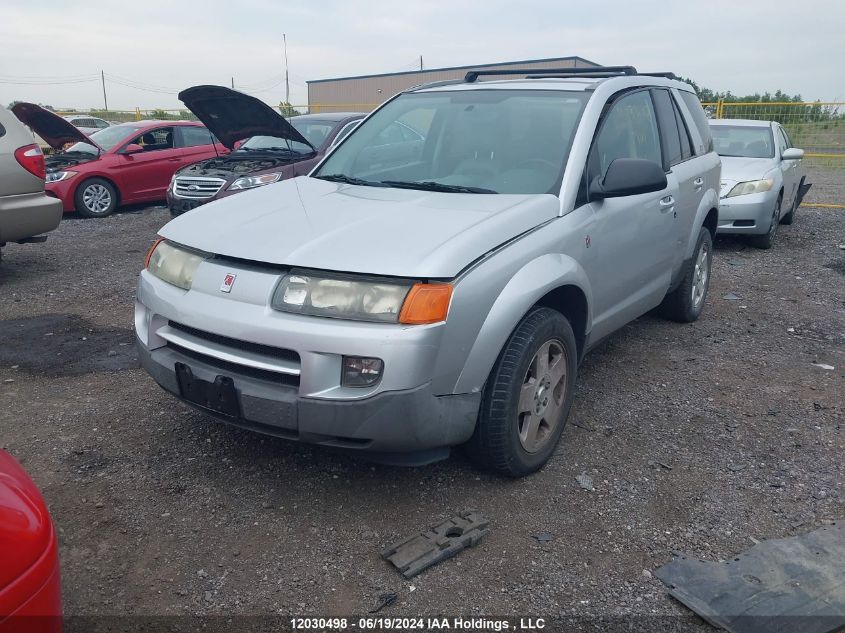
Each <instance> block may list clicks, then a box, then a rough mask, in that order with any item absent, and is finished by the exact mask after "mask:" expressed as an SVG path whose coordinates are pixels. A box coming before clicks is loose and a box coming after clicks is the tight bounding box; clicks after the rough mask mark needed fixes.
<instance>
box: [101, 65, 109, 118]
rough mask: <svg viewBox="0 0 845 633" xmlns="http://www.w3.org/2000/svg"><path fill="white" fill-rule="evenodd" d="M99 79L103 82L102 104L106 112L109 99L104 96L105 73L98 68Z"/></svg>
mask: <svg viewBox="0 0 845 633" xmlns="http://www.w3.org/2000/svg"><path fill="white" fill-rule="evenodd" d="M100 81H102V82H103V105H104V106H105V110H106V112H108V111H109V100H108V99H107V98H106V75H105V73H104V72H103V71H102V69H101V70H100Z"/></svg>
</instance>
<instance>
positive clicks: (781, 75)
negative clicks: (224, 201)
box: [0, 0, 845, 109]
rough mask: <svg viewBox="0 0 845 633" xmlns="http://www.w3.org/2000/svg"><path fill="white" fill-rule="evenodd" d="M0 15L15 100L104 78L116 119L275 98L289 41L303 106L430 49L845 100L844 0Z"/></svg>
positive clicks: (469, 59)
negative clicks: (211, 89)
mask: <svg viewBox="0 0 845 633" xmlns="http://www.w3.org/2000/svg"><path fill="white" fill-rule="evenodd" d="M0 16H2V18H0V42H2V43H3V53H2V55H0V103H2V104H4V105H5V104H8V103H9V102H10V101H13V100H22V101H34V102H40V103H44V104H49V105H52V106H54V107H56V108H63V107H76V108H88V107H101V106H102V103H103V94H102V87H101V85H100V83H99V73H100V70H101V69H102V70H104V71H105V73H106V76H107V82H106V89H107V92H108V102H109V106H110V107H111V108H112V109H130V108H134V107H136V106H139V107H141V108H152V107H162V108H168V107H169V108H174V107H179V106H180V103H179V101H178V99H177V98H176V95H175V93H176V92H178V91H179V90H180V89H182V88H186V87H188V86H191V85H196V84H203V83H213V84H223V85H229V83H230V81H231V78H232V77H234V80H235V86H236V87H238V88H240V89H243V90H244V91H245V92H249V93H251V94H255V95H256V96H258V97H261V98H262V99H264V100H266V101H267V102H268V103H271V104H278V103H279V101H281V100H283V98H284V82H283V81H282V80H283V74H284V60H283V52H282V33H286V34H287V39H288V58H289V62H290V81H291V101H292V102H293V103H294V104H295V105H297V104H305V103H307V91H306V85H305V82H306V81H307V80H309V79H323V78H328V77H341V76H348V75H359V74H369V73H381V72H393V71H399V70H407V69H411V68H415V67H418V65H419V56H420V55H422V56H423V62H424V64H425V67H427V68H437V67H442V66H460V65H467V64H481V63H490V62H502V61H511V60H523V59H535V58H543V57H563V56H568V55H579V56H581V57H584V58H586V59H589V60H591V61H594V62H598V63H601V64H605V65H610V64H632V65H634V66H637V67H638V68H639V69H640V70H646V71H647V70H653V71H654V70H671V71H674V72H675V73H678V74H680V75H683V76H686V77H690V78H692V79H694V80H695V81H697V82H698V83H699V84H701V85H704V86H707V87H710V88H713V89H716V90H731V91H732V92H734V93H736V94H745V93H750V92H757V91H760V92H762V91H766V90H769V91H774V90H776V89H781V90H784V91H786V92H788V93H800V94H801V95H802V96H803V97H804V98H805V99H807V100H813V99H821V100H825V101H827V100H845V70H843V67H842V64H843V62H845V35H843V33H845V2H841V1H840V0H829V1H825V0H801V1H800V2H796V1H794V0H744V1H741V0H735V1H730V2H729V1H727V0H695V1H693V0H661V1H659V2H657V1H651V0H604V1H601V0H590V1H587V0H580V1H579V2H569V1H567V0H542V1H541V0H516V1H514V0H510V1H508V2H500V1H498V0H450V1H448V2H439V1H434V0H431V1H429V2H418V1H416V0H404V1H401V2H397V1H396V0H367V2H340V1H337V0H320V1H319V2H309V3H306V2H282V1H276V2H273V1H270V0H235V1H232V0H228V1H227V0H204V1H202V2H180V1H179V0H168V1H165V0H143V1H142V2H138V3H125V2H114V1H106V0H86V1H83V2H78V3H68V2H67V1H66V0H63V1H61V2H60V1H57V0H39V1H38V2H19V1H17V0H0ZM95 75H96V80H95V81H92V79H94V76H95ZM109 77H111V79H110V78H109ZM118 82H121V83H118ZM122 84H129V85H122Z"/></svg>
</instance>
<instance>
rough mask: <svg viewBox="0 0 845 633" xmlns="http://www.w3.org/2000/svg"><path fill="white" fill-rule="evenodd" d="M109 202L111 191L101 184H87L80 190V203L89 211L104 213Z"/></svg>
mask: <svg viewBox="0 0 845 633" xmlns="http://www.w3.org/2000/svg"><path fill="white" fill-rule="evenodd" d="M111 202H112V200H111V192H110V191H109V190H108V189H107V188H106V187H104V186H103V185H99V184H93V185H88V186H87V187H86V188H85V191H83V192H82V203H83V204H84V205H85V208H86V209H88V210H89V211H90V212H91V213H97V214H100V213H105V212H106V211H108V209H109V207H110V206H111Z"/></svg>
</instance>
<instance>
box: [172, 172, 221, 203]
mask: <svg viewBox="0 0 845 633" xmlns="http://www.w3.org/2000/svg"><path fill="white" fill-rule="evenodd" d="M225 184H226V181H225V180H223V179H222V178H200V177H197V176H177V177H176V178H175V179H174V180H173V194H174V195H175V196H176V197H177V198H190V199H193V200H205V199H207V198H213V197H214V196H216V195H217V192H218V191H220V189H221V188H222V187H223V185H225Z"/></svg>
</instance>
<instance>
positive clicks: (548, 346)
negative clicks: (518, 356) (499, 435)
mask: <svg viewBox="0 0 845 633" xmlns="http://www.w3.org/2000/svg"><path fill="white" fill-rule="evenodd" d="M566 368H567V358H566V351H565V350H564V348H563V345H562V344H561V343H560V342H559V341H557V340H550V341H546V342H545V343H543V345H541V346H540V349H538V350H537V353H536V354H534V357H533V358H532V359H531V363H530V364H529V365H528V371H527V372H526V373H525V379H524V380H523V383H522V388H521V390H520V395H519V406H518V411H517V415H518V433H519V442H520V444H521V445H522V448H524V449H525V451H526V452H528V453H536V452H537V451H539V450H540V449H542V448H543V447H544V446H545V445H546V444H547V443H548V441H549V439H550V438H552V437H554V436H555V429H556V428H557V426H558V425H559V424H560V423H561V419H560V418H561V412H562V409H563V404H564V402H565V401H566V383H567V381H566V371H567V370H566Z"/></svg>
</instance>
